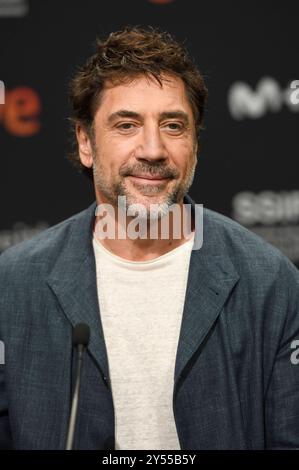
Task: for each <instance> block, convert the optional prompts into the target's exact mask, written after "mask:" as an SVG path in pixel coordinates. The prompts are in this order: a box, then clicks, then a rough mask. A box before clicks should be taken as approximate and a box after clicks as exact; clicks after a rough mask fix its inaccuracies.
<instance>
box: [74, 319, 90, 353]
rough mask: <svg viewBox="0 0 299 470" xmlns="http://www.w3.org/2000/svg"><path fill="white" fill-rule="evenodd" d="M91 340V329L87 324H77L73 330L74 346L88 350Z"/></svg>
mask: <svg viewBox="0 0 299 470" xmlns="http://www.w3.org/2000/svg"><path fill="white" fill-rule="evenodd" d="M89 338H90V328H89V326H88V325H86V323H77V325H75V326H74V328H73V346H74V347H77V346H79V344H81V345H82V346H84V347H85V348H87V346H88V343H89Z"/></svg>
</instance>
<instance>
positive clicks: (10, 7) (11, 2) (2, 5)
mask: <svg viewBox="0 0 299 470" xmlns="http://www.w3.org/2000/svg"><path fill="white" fill-rule="evenodd" d="M28 12H29V5H28V0H0V17H1V18H12V17H16V18H20V17H22V16H26V15H27V14H28Z"/></svg>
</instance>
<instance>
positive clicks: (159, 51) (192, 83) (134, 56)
mask: <svg viewBox="0 0 299 470" xmlns="http://www.w3.org/2000/svg"><path fill="white" fill-rule="evenodd" d="M162 74H170V75H174V76H177V77H180V78H181V79H182V81H183V82H184V84H185V88H186V93H187V96H188V98H189V101H190V105H191V108H192V111H193V115H194V119H195V123H196V133H197V135H198V134H199V131H200V129H202V127H203V117H204V109H205V103H206V99H207V89H206V86H205V83H204V78H203V76H202V74H201V73H200V72H199V70H198V68H197V66H196V65H195V63H194V61H193V60H192V58H191V57H190V56H189V54H188V52H187V50H186V49H185V47H184V46H183V45H182V44H180V43H178V42H177V41H175V40H174V39H173V38H172V37H171V35H170V34H169V33H167V32H164V31H160V30H159V29H157V28H153V27H150V26H149V27H147V28H145V27H139V26H133V27H131V26H129V27H125V28H124V29H123V30H121V31H116V32H112V33H111V34H110V35H109V36H108V37H107V38H105V39H103V40H98V41H97V50H96V53H95V54H94V55H93V56H91V57H90V58H89V59H88V60H87V62H86V63H85V64H84V65H83V66H82V67H80V68H79V70H78V71H77V73H76V75H75V76H74V78H73V79H72V80H71V82H70V87H69V101H70V106H71V115H70V122H71V131H72V137H71V145H72V150H71V151H70V153H69V154H68V159H69V160H70V161H71V162H72V163H73V164H74V165H75V167H77V169H79V171H81V172H83V173H85V174H86V175H87V176H88V177H89V178H91V179H93V174H92V169H91V168H87V167H85V166H84V165H83V164H82V163H81V161H80V157H79V152H78V144H77V140H76V133H75V129H76V124H77V123H79V124H80V125H81V126H82V127H84V129H85V130H86V131H87V132H88V133H89V135H90V137H91V138H93V119H94V116H95V113H96V111H97V109H98V107H99V105H100V100H101V94H102V92H103V89H104V87H105V84H106V83H107V82H109V83H112V84H120V83H124V82H128V81H130V80H133V79H134V78H136V76H139V75H147V76H151V77H153V78H154V79H156V80H157V81H158V82H159V84H160V85H161V86H162Z"/></svg>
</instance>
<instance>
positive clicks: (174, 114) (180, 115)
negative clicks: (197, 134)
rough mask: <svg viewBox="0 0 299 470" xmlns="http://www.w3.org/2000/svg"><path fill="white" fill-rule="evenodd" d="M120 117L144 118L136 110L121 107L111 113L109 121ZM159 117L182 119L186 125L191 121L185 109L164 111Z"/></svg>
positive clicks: (162, 118)
mask: <svg viewBox="0 0 299 470" xmlns="http://www.w3.org/2000/svg"><path fill="white" fill-rule="evenodd" d="M118 118H128V119H130V118H131V119H139V120H142V119H143V118H142V116H141V114H139V113H136V112H135V111H129V110H128V109H120V110H118V111H115V112H114V113H112V114H110V116H109V117H108V123H109V124H112V123H113V122H114V121H115V120H116V119H118ZM159 119H160V120H161V121H162V120H164V119H182V120H183V121H184V123H185V124H186V125H188V124H189V123H190V121H189V117H188V114H187V113H185V112H184V111H180V110H175V111H164V112H163V113H161V114H160V115H159Z"/></svg>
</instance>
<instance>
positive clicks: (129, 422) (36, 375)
mask: <svg viewBox="0 0 299 470" xmlns="http://www.w3.org/2000/svg"><path fill="white" fill-rule="evenodd" d="M206 94H207V92H206V88H205V85H204V81H203V79H202V76H201V74H200V73H199V71H198V70H197V68H196V66H195V64H194V63H193V62H192V60H191V59H190V58H189V56H188V54H187V53H186V51H185V50H184V49H183V47H182V46H181V45H180V44H178V43H176V42H175V41H174V40H173V39H172V38H171V37H170V36H168V35H167V34H164V33H161V32H159V31H156V30H154V29H151V28H148V29H142V28H127V29H125V30H123V31H119V32H116V33H112V34H111V35H110V36H109V37H108V38H106V39H105V40H103V41H102V42H100V43H99V44H98V49H97V52H96V54H95V55H94V56H93V57H92V58H91V59H90V60H89V61H88V62H87V63H86V64H85V66H83V67H82V68H81V70H80V71H79V72H78V73H77V75H76V77H75V78H74V79H73V81H72V84H71V95H70V96H71V103H72V122H73V124H74V129H75V132H76V138H77V140H76V142H77V147H76V151H75V153H73V155H72V160H73V161H74V162H75V164H76V165H77V166H79V167H80V168H81V169H82V170H83V171H84V172H85V173H87V175H88V176H89V177H91V178H92V179H93V182H94V187H95V195H96V203H93V204H92V205H91V206H90V207H89V208H88V209H86V210H85V211H83V212H81V213H80V214H77V215H75V216H73V217H71V218H70V219H68V220H66V221H64V222H62V223H60V224H58V225H56V226H55V227H52V228H50V229H48V230H46V231H45V232H43V233H42V234H40V235H38V236H35V237H34V238H32V239H31V240H29V241H27V242H25V243H22V244H20V245H18V246H16V247H14V248H12V249H9V250H7V251H6V252H4V253H3V255H2V256H1V257H0V288H1V296H0V319H1V320H0V334H1V336H0V338H1V339H2V341H3V342H4V344H5V365H3V366H2V369H1V375H0V416H1V417H0V426H1V428H0V429H1V443H2V444H1V445H2V447H3V448H8V447H12V448H14V449H63V448H64V447H65V442H66V434H67V426H68V418H69V413H70V403H71V396H72V388H73V383H74V370H75V369H74V368H75V364H76V360H75V359H76V358H75V356H73V353H72V346H71V336H72V327H73V326H75V325H76V324H77V323H79V322H84V323H86V324H88V325H89V327H90V330H91V339H90V343H89V346H88V349H87V354H86V357H85V363H84V368H83V377H82V386H81V396H80V403H79V410H78V420H77V427H76V434H75V441H74V442H75V443H74V447H75V448H76V449H270V448H272V449H273V448H282V449H286V448H289V449H294V448H299V401H298V399H297V396H298V391H299V365H297V360H296V354H294V353H296V350H295V347H296V345H297V341H298V340H299V313H298V312H299V302H298V281H299V276H298V272H297V270H296V268H295V267H294V266H293V265H292V264H291V263H290V262H289V261H288V260H287V259H286V258H285V257H284V256H283V255H282V254H280V253H279V252H278V251H277V250H275V249H274V248H272V247H270V246H269V245H268V244H266V243H265V242H263V241H262V240H261V239H259V238H258V237H256V236H255V235H253V234H251V233H250V232H249V231H247V230H246V229H244V228H242V227H241V226H239V225H238V224H236V223H234V222H233V221H231V220H229V219H227V218H225V217H223V216H221V215H219V214H217V213H215V212H212V211H209V210H204V216H203V245H202V247H200V249H194V247H195V241H196V240H197V238H198V230H197V227H198V226H197V223H196V214H197V212H196V204H195V203H194V202H193V201H192V200H191V198H190V197H189V196H188V195H187V192H188V190H189V188H190V186H191V184H192V181H193V175H194V171H195V166H196V163H197V151H198V136H199V130H200V128H201V127H202V122H203V110H204V104H205V99H206ZM119 202H120V205H119ZM188 205H191V206H192V215H191V230H190V231H189V233H187V234H186V233H185V232H184V231H182V232H181V235H180V236H179V237H176V236H175V232H176V231H177V229H178V227H181V226H182V220H183V216H184V214H185V211H186V208H187V206H188ZM132 207H133V209H136V207H137V208H138V207H139V208H141V209H142V211H141V215H140V217H139V218H138V222H139V224H140V226H141V227H142V229H141V235H142V236H140V237H137V238H136V237H134V234H133V233H132V232H133V231H132V230H131V231H130V230H128V229H129V228H132V226H131V225H130V224H132V221H133V219H134V217H133V215H134V210H133V211H131V209H132ZM152 207H153V208H154V210H153V211H151V209H152ZM172 207H176V208H178V211H177V213H176V215H175V214H174V213H172V212H171V209H172ZM102 208H104V209H105V211H102ZM110 209H112V210H110ZM118 209H121V210H122V211H124V210H125V211H126V213H125V218H123V216H122V215H121V210H118ZM179 216H182V217H179ZM167 217H168V219H167ZM165 220H167V224H168V227H167V228H168V229H169V232H168V236H167V238H165V237H162V235H161V234H162V232H163V230H164V229H163V227H162V224H163V221H165ZM189 220H190V218H189ZM103 221H104V222H103ZM111 224H112V225H111ZM108 226H109V227H110V228H111V226H112V227H113V229H116V230H111V231H110V228H109V229H108ZM135 228H136V226H135ZM153 228H154V229H157V230H158V234H159V236H158V237H149V236H148V235H150V234H151V229H153ZM164 228H165V227H164ZM105 230H106V235H107V234H108V232H109V234H110V233H112V234H113V235H114V236H106V238H105V236H103V234H104V232H105ZM123 231H124V232H125V236H123ZM115 234H116V235H115Z"/></svg>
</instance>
